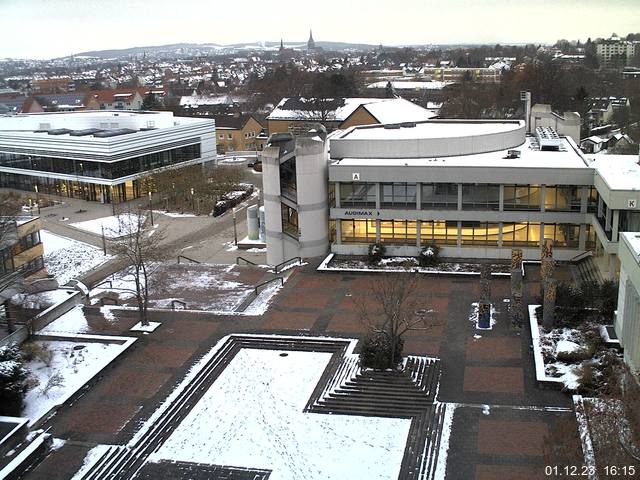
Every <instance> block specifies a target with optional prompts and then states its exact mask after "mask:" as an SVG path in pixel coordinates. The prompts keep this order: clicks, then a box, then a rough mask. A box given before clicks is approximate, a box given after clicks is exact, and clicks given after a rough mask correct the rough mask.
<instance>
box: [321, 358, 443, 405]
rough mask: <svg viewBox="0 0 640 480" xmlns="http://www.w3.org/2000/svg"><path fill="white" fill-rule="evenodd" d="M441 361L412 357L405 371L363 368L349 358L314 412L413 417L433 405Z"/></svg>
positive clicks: (408, 359)
mask: <svg viewBox="0 0 640 480" xmlns="http://www.w3.org/2000/svg"><path fill="white" fill-rule="evenodd" d="M439 378H440V366H439V360H436V359H433V358H426V357H408V358H407V359H406V361H405V365H404V368H403V370H402V371H375V370H362V369H360V368H359V366H358V359H357V357H353V358H347V359H345V362H343V365H341V366H340V367H339V368H338V370H337V371H336V374H335V376H334V379H333V380H332V381H331V382H330V383H329V384H328V385H327V388H326V389H325V391H324V392H323V394H322V395H321V396H320V397H319V398H318V399H317V400H316V401H315V402H314V405H313V407H312V408H310V410H311V411H314V412H323V413H337V414H350V415H373V416H376V417H412V416H415V415H420V414H422V412H424V411H425V409H428V408H430V407H431V406H432V405H433V402H434V399H435V395H436V390H437V386H438V381H439Z"/></svg>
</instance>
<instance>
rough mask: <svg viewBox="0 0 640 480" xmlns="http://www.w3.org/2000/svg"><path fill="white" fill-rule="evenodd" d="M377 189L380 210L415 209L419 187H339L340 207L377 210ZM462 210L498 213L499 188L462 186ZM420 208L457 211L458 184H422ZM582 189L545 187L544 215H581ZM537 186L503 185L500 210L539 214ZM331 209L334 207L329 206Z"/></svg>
mask: <svg viewBox="0 0 640 480" xmlns="http://www.w3.org/2000/svg"><path fill="white" fill-rule="evenodd" d="M378 185H380V207H381V208H399V209H415V208H416V206H417V192H418V184H415V183H380V184H377V183H365V182H362V183H361V182H357V183H356V182H354V183H340V207H342V208H376V197H377V192H376V190H377V188H378ZM461 185H462V209H463V210H499V209H500V185H499V184H488V183H480V184H461ZM419 188H420V193H421V195H420V207H421V208H422V209H426V210H432V209H442V210H457V209H458V184H457V183H421V184H419ZM581 190H582V188H581V187H579V186H575V185H570V186H554V185H547V186H546V188H545V189H544V208H545V210H547V211H560V212H566V211H576V212H579V211H580V204H581ZM542 191H543V190H542V187H541V186H540V185H504V200H503V210H540V209H541V203H542V202H541V200H542ZM587 200H588V201H587V203H588V205H589V207H590V208H591V209H593V208H595V205H597V203H596V202H597V200H596V190H595V188H594V187H591V190H590V192H589V196H588V199H587ZM332 205H333V204H332Z"/></svg>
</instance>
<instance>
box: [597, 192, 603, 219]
mask: <svg viewBox="0 0 640 480" xmlns="http://www.w3.org/2000/svg"><path fill="white" fill-rule="evenodd" d="M602 215H604V200H602V197H601V196H599V195H598V217H602Z"/></svg>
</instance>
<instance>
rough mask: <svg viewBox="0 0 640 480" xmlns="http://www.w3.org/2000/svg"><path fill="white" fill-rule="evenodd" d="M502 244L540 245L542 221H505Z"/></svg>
mask: <svg viewBox="0 0 640 480" xmlns="http://www.w3.org/2000/svg"><path fill="white" fill-rule="evenodd" d="M502 245H503V246H505V247H537V246H538V245H540V223H538V222H522V223H503V224H502Z"/></svg>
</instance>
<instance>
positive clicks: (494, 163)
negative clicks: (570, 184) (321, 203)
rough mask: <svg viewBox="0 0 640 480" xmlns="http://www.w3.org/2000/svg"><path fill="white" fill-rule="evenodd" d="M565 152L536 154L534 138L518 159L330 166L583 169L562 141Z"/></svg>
mask: <svg viewBox="0 0 640 480" xmlns="http://www.w3.org/2000/svg"><path fill="white" fill-rule="evenodd" d="M562 141H563V146H564V147H565V151H546V150H539V149H538V148H537V147H536V144H535V137H526V139H525V142H524V144H522V145H520V146H519V147H516V149H517V150H518V151H519V152H520V156H519V157H518V158H508V152H509V150H510V149H505V150H499V151H495V152H486V153H478V154H473V155H457V156H451V157H443V158H440V157H439V158H434V157H423V158H343V159H341V160H337V161H335V162H333V163H332V165H334V166H396V167H397V166H424V167H478V166H484V167H509V168H514V167H515V168H517V167H520V168H566V169H586V168H588V166H587V165H586V164H585V162H584V160H583V159H582V157H581V156H580V155H579V154H578V153H577V152H576V150H575V149H574V148H573V146H572V144H571V143H570V142H569V141H568V140H567V139H565V138H563V139H562Z"/></svg>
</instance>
